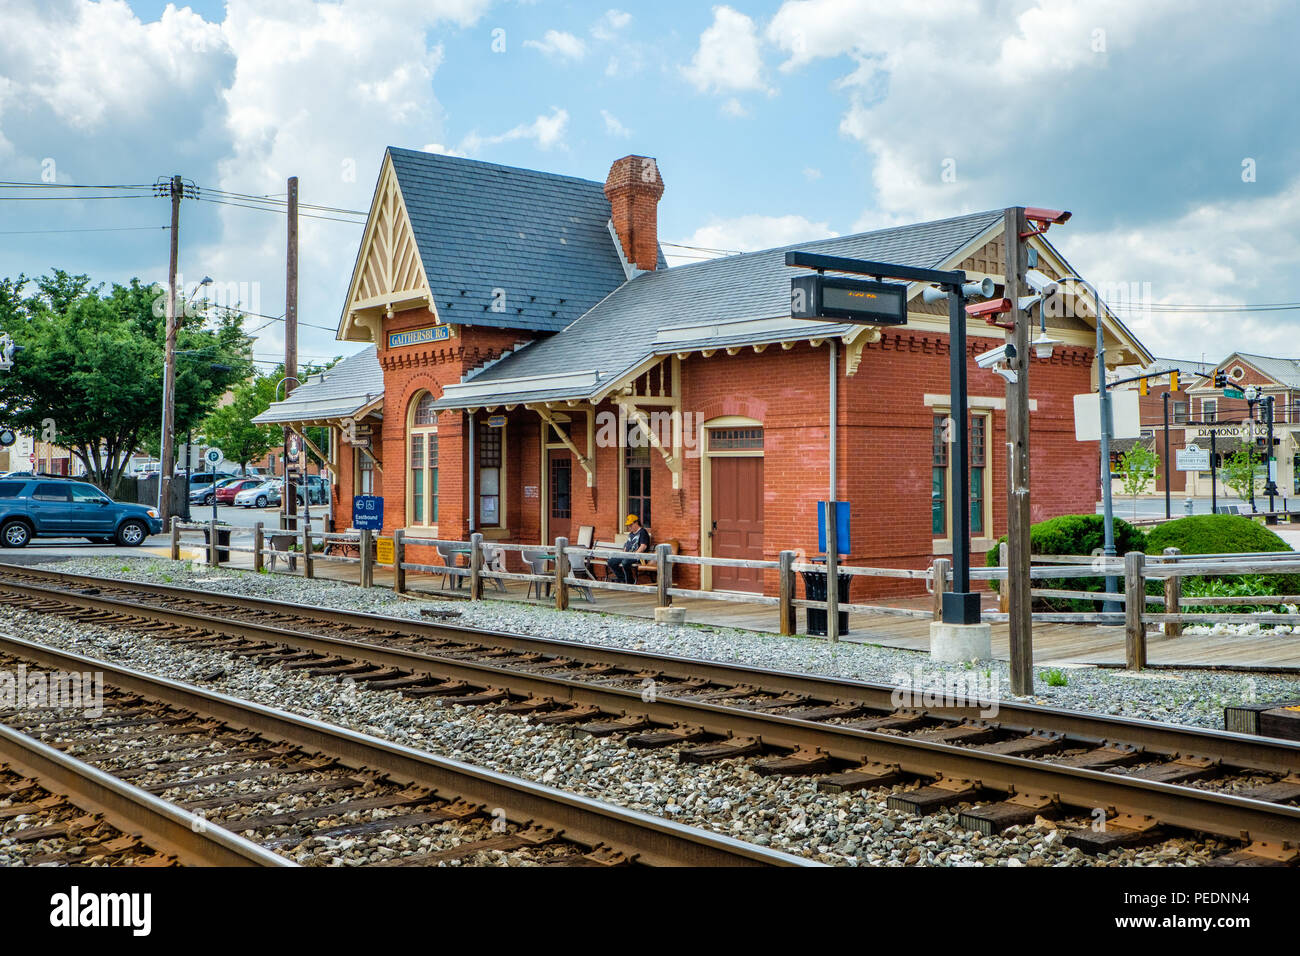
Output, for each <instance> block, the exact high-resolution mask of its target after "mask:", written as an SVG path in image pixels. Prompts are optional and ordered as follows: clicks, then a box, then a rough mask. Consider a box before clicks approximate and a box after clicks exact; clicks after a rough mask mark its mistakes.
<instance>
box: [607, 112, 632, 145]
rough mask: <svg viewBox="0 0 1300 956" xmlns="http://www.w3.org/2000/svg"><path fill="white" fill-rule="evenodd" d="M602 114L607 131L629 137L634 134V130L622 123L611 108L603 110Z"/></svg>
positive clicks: (610, 133) (625, 137)
mask: <svg viewBox="0 0 1300 956" xmlns="http://www.w3.org/2000/svg"><path fill="white" fill-rule="evenodd" d="M600 116H601V118H602V119H603V120H604V121H605V132H606V133H608V134H609V135H610V136H621V137H622V138H624V139H627V137H629V136H631V135H632V131H631V130H630V129H628V128H627V127H626V126H624V125H623V124H622V123H620V122H619V121H618V117H617V116H615V115H614V114H613V113H611V112H610V111H609V110H601V111H600Z"/></svg>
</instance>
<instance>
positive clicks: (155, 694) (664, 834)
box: [0, 634, 823, 866]
mask: <svg viewBox="0 0 1300 956" xmlns="http://www.w3.org/2000/svg"><path fill="white" fill-rule="evenodd" d="M0 650H3V651H5V652H7V653H10V654H12V655H13V656H15V657H20V658H24V659H27V660H30V661H33V662H35V663H38V664H42V665H45V666H47V667H52V668H57V669H62V670H70V671H79V672H84V671H87V670H90V671H96V672H101V673H103V674H104V683H105V684H106V685H109V684H111V685H112V686H115V687H117V688H119V689H122V690H127V691H131V692H134V693H138V694H142V695H146V696H148V697H151V698H154V699H157V700H161V701H163V702H165V703H168V704H171V705H173V706H177V707H182V708H186V709H189V710H192V711H194V712H196V713H200V714H204V715H207V716H210V717H215V718H217V719H219V720H221V721H223V722H225V723H227V724H229V725H231V726H234V727H240V728H243V729H246V730H251V731H255V732H257V733H259V734H264V735H266V736H268V737H273V738H275V739H278V740H283V741H287V742H289V743H292V744H294V745H295V746H297V747H300V748H303V749H305V750H309V751H319V752H321V753H325V754H328V755H330V756H333V757H335V758H336V759H338V760H339V761H340V762H341V763H343V764H344V765H346V766H350V767H354V768H357V769H361V768H367V769H370V770H381V771H382V772H384V773H386V774H388V775H390V776H392V777H394V778H396V779H399V780H407V781H410V782H411V783H412V784H415V785H418V786H421V787H424V788H426V789H428V790H430V791H433V792H435V793H437V794H438V795H439V796H441V797H449V796H451V795H454V796H456V797H459V798H461V799H463V800H466V801H469V802H471V803H475V804H479V805H482V806H486V807H493V808H497V807H499V808H501V810H502V811H503V812H504V814H505V816H506V819H508V820H510V821H511V822H514V823H518V824H521V825H523V824H528V823H532V824H538V825H541V826H545V827H548V828H550V829H553V830H555V831H557V832H558V833H560V834H562V835H563V837H564V839H566V840H569V841H571V842H574V843H578V844H580V845H584V846H588V847H595V846H597V845H600V844H604V845H605V846H608V847H611V848H612V849H615V850H619V851H621V852H623V853H625V854H627V855H628V856H630V857H633V858H634V860H635V862H638V863H642V864H647V865H651V866H821V865H823V864H820V863H817V862H816V861H814V860H810V859H807V858H804V857H799V856H795V855H793V854H789V853H783V852H780V851H776V850H771V849H768V848H765V847H760V846H757V845H755V844H751V843H745V842H742V841H740V840H735V839H733V838H731V837H728V836H723V835H721V834H717V833H711V832H709V831H706V830H702V829H698V828H695V827H688V826H684V825H682V824H679V823H674V822H672V821H670V820H665V819H662V818H660V817H655V816H651V815H650V814H646V813H641V812H639V811H636V810H630V809H625V808H622V807H616V806H613V805H612V804H606V803H602V802H600V801H597V800H593V799H591V798H589V797H584V796H581V795H579V794H574V793H567V792H565V791H562V790H557V789H554V788H552V787H547V786H543V785H542V784H537V783H533V782H531V781H528V780H523V779H521V778H518V777H512V776H509V775H508V774H503V773H499V772H497V771H494V770H488V769H485V768H482V767H476V766H473V765H470V764H467V763H462V762H461V761H458V760H452V759H450V758H447V757H439V756H436V755H434V754H431V753H426V752H424V751H420V750H416V749H414V748H412V747H406V746H403V745H401V744H396V743H392V742H390V741H386V740H381V739H379V738H377V737H371V736H369V735H367V734H362V733H358V732H357V731H353V730H349V729H347V728H345V727H338V726H334V725H332V724H328V723H325V722H323V721H319V720H314V719H311V718H308V717H302V716H299V715H297V714H290V713H287V712H285V711H282V710H277V709H275V708H271V707H266V706H263V705H261V704H256V703H253V702H251V701H246V700H241V699H239V698H236V697H231V696H229V695H226V694H220V693H217V692H215V691H209V690H204V689H203V688H200V687H194V686H192V685H189V684H184V683H181V682H180V681H174V680H170V679H168V678H164V677H157V676H154V675H151V674H146V673H144V672H142V671H138V670H134V669H132V668H128V667H122V666H120V665H116V664H112V663H109V662H107V661H102V660H99V659H97V658H91V657H85V656H82V655H80V654H73V653H71V652H68V651H63V650H59V649H56V648H53V647H49V646H47V645H44V644H38V643H35V642H33V641H28V640H24V639H22V638H19V637H15V636H13V635H8V634H0ZM208 826H209V827H212V826H213V824H210V823H209V824H208Z"/></svg>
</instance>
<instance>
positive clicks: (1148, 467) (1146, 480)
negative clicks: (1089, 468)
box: [1119, 442, 1160, 518]
mask: <svg viewBox="0 0 1300 956" xmlns="http://www.w3.org/2000/svg"><path fill="white" fill-rule="evenodd" d="M1159 467H1160V456H1159V455H1158V454H1157V453H1156V452H1155V451H1153V450H1152V449H1150V448H1148V447H1147V446H1146V445H1143V444H1141V443H1140V442H1139V443H1138V444H1136V445H1134V446H1133V447H1132V448H1130V449H1129V450H1128V451H1126V452H1124V454H1123V455H1121V456H1120V459H1119V473H1120V482H1121V484H1122V486H1123V488H1124V493H1125V494H1127V495H1131V496H1132V498H1133V517H1134V518H1136V517H1137V508H1138V506H1137V496H1138V495H1140V494H1142V493H1143V492H1144V491H1146V490H1147V486H1148V485H1149V484H1151V482H1152V480H1153V479H1154V478H1155V475H1156V469H1157V468H1159Z"/></svg>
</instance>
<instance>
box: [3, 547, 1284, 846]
mask: <svg viewBox="0 0 1300 956" xmlns="http://www.w3.org/2000/svg"><path fill="white" fill-rule="evenodd" d="M0 594H4V595H5V596H6V597H7V598H8V600H9V601H10V603H13V604H16V605H18V606H25V607H28V608H30V609H32V610H36V611H44V612H48V613H56V614H62V615H65V616H70V617H73V618H77V619H83V620H92V621H97V622H98V623H101V624H112V625H113V626H123V627H128V628H134V629H138V630H140V631H143V632H145V633H150V634H152V635H154V636H158V637H162V638H167V639H172V640H178V641H184V642H186V643H188V644H189V645H190V646H198V647H205V648H215V649H222V650H225V651H228V652H229V653H232V654H236V655H239V656H243V657H247V658H251V659H254V660H257V661H259V662H263V663H266V664H278V665H279V666H281V667H286V668H291V669H298V670H303V671H305V672H306V673H307V674H310V675H316V676H326V675H333V676H336V677H341V678H345V679H350V680H354V681H356V682H357V683H358V684H359V685H361V686H365V687H368V688H372V689H376V690H385V689H387V690H395V691H399V692H401V693H403V694H405V695H407V696H412V697H432V698H436V699H438V700H441V701H444V702H451V703H460V704H472V705H483V706H494V707H497V708H499V709H501V710H505V711H509V712H515V713H526V714H529V715H530V716H531V718H532V719H533V720H536V721H539V722H543V723H551V724H567V725H572V726H575V727H577V728H578V729H580V730H582V731H585V732H587V733H590V734H593V735H597V736H602V735H612V734H618V735H621V736H622V737H623V738H624V739H625V741H626V742H627V743H628V744H629V745H630V746H633V747H642V748H646V749H656V748H662V747H675V748H676V750H677V753H678V759H681V760H685V761H695V762H701V763H703V762H709V761H715V760H722V759H729V758H745V759H747V760H751V761H752V765H753V768H754V769H755V770H756V771H758V772H759V773H768V774H799V775H816V777H817V785H818V787H819V788H821V789H824V790H831V791H837V790H841V791H842V790H851V789H867V788H877V787H893V788H894V792H892V794H891V795H890V796H889V798H888V799H889V804H890V805H891V806H893V807H895V808H898V809H905V810H911V811H914V812H917V813H925V812H929V811H932V810H935V809H938V808H941V807H951V806H953V805H961V806H962V807H964V809H962V810H961V815H960V820H961V822H962V823H963V824H965V825H966V826H969V827H971V828H973V829H976V830H978V831H980V832H982V833H985V834H988V833H993V832H997V831H1000V830H1003V829H1006V828H1007V827H1010V826H1014V825H1020V824H1025V823H1028V822H1032V821H1033V820H1034V819H1035V818H1036V817H1039V816H1046V817H1052V816H1060V817H1064V818H1066V819H1067V820H1072V819H1083V820H1085V821H1091V822H1092V824H1093V825H1089V826H1085V827H1080V828H1078V829H1074V830H1072V832H1071V833H1070V835H1069V836H1068V837H1067V838H1066V839H1067V843H1069V844H1071V845H1075V846H1078V847H1080V848H1081V849H1084V850H1086V851H1091V852H1103V851H1106V850H1110V849H1114V848H1118V847H1124V846H1130V845H1137V844H1141V843H1145V842H1151V841H1153V840H1156V839H1159V838H1161V837H1163V836H1165V835H1168V834H1169V832H1170V831H1171V830H1190V831H1195V832H1199V833H1207V834H1213V835H1215V836H1218V837H1222V838H1226V839H1228V840H1231V841H1239V842H1240V843H1241V844H1242V847H1241V848H1240V849H1238V850H1235V851H1233V852H1231V853H1228V854H1226V855H1224V856H1223V857H1221V858H1219V859H1218V860H1217V861H1216V862H1218V863H1221V864H1223V865H1237V864H1274V865H1278V864H1283V865H1285V864H1294V863H1296V862H1297V856H1298V855H1300V854H1297V851H1296V847H1297V846H1298V845H1300V807H1297V806H1296V805H1295V803H1296V801H1297V800H1298V799H1300V746H1297V745H1296V744H1294V743H1289V742H1286V741H1280V740H1273V739H1269V738H1261V737H1255V736H1247V735H1241V734H1233V733H1228V732H1225V731H1214V730H1204V729H1199V728H1191V727H1180V726H1176V725H1168V724H1160V723H1155V722H1148V721H1138V720H1130V719H1124V718H1112V717H1105V716H1100V715H1093V714H1086V713H1081V712H1075V711H1065V710H1058V709H1054V708H1047V707H1040V706H1035V705H1027V704H1006V703H1002V704H1000V705H999V708H998V712H997V714H996V716H988V717H982V716H981V714H980V711H979V706H978V705H976V706H967V707H962V706H915V707H913V706H907V707H900V706H899V704H898V702H897V698H896V694H897V689H896V688H894V687H891V686H889V685H884V684H872V683H861V682H853V681H843V680H836V679H831V678H824V677H817V676H811V675H803V674H792V673H785V672H779V671H771V670H765V669H761V668H752V667H740V666H735V665H728V664H721V663H718V662H713V661H703V660H690V659H683V658H672V657H665V656H660V655H654V654H648V653H644V652H639V651H630V650H622V649H614V648H606V647H595V646H588V645H577V644H569V643H564V642H560V641H554V640H548V639H545V638H536V637H528V636H523V635H516V634H501V633H493V632H487V631H481V630H476V629H472V628H465V627H459V626H456V625H453V624H450V623H445V622H439V623H428V622H423V621H412V620H408V619H404V618H392V617H383V616H379V615H370V614H360V613H356V612H346V611H335V610H329V609H323V608H301V607H298V606H296V605H290V604H286V603H282V602H276V601H270V600H264V599H258V598H247V597H242V596H233V595H223V594H213V593H209V592H201V591H195V590H191V589H185V588H176V587H170V586H164V585H149V584H138V583H135V582H121V581H115V580H111V579H103V578H95V577H89V576H79V575H67V574H63V573H61V572H52V571H38V570H35V569H30V568H22V569H13V570H12V571H10V570H9V569H5V570H4V571H3V572H0ZM907 781H916V782H918V784H919V785H918V786H916V787H915V788H914V789H910V790H899V789H898V788H897V787H896V786H895V785H896V784H898V783H899V782H907Z"/></svg>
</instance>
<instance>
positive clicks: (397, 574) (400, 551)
mask: <svg viewBox="0 0 1300 956" xmlns="http://www.w3.org/2000/svg"><path fill="white" fill-rule="evenodd" d="M405 552H406V532H405V531H403V530H402V529H401V528H398V529H397V530H396V531H394V532H393V591H394V592H396V593H397V594H404V593H405V592H406V571H404V570H403V569H402V562H403V561H404V560H405V559H406V553H405Z"/></svg>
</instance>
